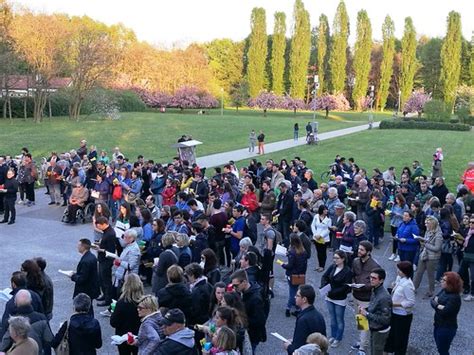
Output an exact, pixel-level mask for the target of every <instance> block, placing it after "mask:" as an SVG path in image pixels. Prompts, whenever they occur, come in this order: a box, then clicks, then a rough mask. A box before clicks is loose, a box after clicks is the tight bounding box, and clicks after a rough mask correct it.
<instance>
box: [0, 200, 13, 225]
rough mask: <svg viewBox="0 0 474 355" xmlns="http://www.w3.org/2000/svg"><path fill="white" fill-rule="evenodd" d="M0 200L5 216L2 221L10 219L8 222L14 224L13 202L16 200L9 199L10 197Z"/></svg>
mask: <svg viewBox="0 0 474 355" xmlns="http://www.w3.org/2000/svg"><path fill="white" fill-rule="evenodd" d="M0 200H3V204H4V207H5V214H4V215H3V220H4V221H8V219H9V218H10V221H12V222H15V217H16V209H15V201H16V198H10V197H8V198H7V197H5V198H4V199H2V198H0Z"/></svg>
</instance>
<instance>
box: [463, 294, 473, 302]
mask: <svg viewBox="0 0 474 355" xmlns="http://www.w3.org/2000/svg"><path fill="white" fill-rule="evenodd" d="M472 300H474V296H473V295H467V296H466V297H464V301H466V302H471V301H472Z"/></svg>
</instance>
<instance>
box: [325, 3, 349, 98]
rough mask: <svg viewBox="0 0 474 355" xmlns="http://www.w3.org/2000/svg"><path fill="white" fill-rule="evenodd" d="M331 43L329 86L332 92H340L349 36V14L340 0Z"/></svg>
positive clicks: (344, 75)
mask: <svg viewBox="0 0 474 355" xmlns="http://www.w3.org/2000/svg"><path fill="white" fill-rule="evenodd" d="M332 32H333V43H332V48H331V56H330V59H329V66H330V69H331V86H332V91H333V92H334V93H342V92H343V91H344V84H345V81H346V64H347V52H346V51H347V38H348V37H349V15H348V14H347V10H346V5H345V4H344V1H342V0H341V2H340V3H339V5H338V6H337V10H336V16H335V17H334V24H333V30H332Z"/></svg>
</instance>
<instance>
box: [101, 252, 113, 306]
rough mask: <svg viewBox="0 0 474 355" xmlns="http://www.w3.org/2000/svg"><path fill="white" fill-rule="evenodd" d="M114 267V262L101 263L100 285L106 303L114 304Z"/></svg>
mask: <svg viewBox="0 0 474 355" xmlns="http://www.w3.org/2000/svg"><path fill="white" fill-rule="evenodd" d="M112 265H113V261H112V260H105V261H100V262H99V283H100V288H101V290H102V293H103V294H104V302H105V303H111V302H112Z"/></svg>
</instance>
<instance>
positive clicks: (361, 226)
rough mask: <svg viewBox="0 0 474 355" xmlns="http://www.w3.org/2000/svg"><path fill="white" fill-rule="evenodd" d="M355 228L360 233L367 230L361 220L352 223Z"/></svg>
mask: <svg viewBox="0 0 474 355" xmlns="http://www.w3.org/2000/svg"><path fill="white" fill-rule="evenodd" d="M346 213H347V212H346ZM351 213H352V212H351ZM356 227H357V228H360V229H361V230H362V233H365V231H366V230H367V224H365V222H364V221H363V220H361V219H358V220H357V221H355V222H354V228H356Z"/></svg>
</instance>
